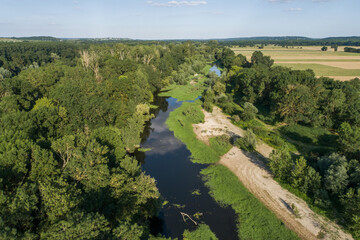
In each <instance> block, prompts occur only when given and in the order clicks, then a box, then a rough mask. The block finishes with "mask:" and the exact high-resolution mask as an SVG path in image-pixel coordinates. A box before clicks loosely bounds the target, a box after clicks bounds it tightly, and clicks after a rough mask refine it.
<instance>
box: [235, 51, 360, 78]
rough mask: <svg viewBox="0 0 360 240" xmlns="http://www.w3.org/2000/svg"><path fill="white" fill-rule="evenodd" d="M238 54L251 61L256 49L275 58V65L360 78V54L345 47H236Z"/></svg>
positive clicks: (332, 76) (320, 74)
mask: <svg viewBox="0 0 360 240" xmlns="http://www.w3.org/2000/svg"><path fill="white" fill-rule="evenodd" d="M232 50H233V51H234V52H235V53H236V54H242V55H244V56H246V57H247V59H248V60H249V61H250V59H251V55H252V53H253V52H254V51H262V52H263V53H264V55H267V56H270V57H271V58H272V59H274V60H275V65H280V66H285V67H290V68H292V69H295V70H306V69H312V70H313V71H314V72H315V75H316V76H319V77H321V76H324V77H331V78H334V79H336V80H341V81H346V80H351V79H353V78H356V77H359V78H360V54H358V53H348V52H344V47H339V48H338V51H336V52H335V51H334V49H332V48H331V47H330V46H328V50H327V51H321V46H303V47H300V46H295V47H288V48H287V47H280V46H272V45H270V46H265V47H264V48H263V49H259V48H258V47H235V48H232Z"/></svg>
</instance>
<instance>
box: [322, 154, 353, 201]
mask: <svg viewBox="0 0 360 240" xmlns="http://www.w3.org/2000/svg"><path fill="white" fill-rule="evenodd" d="M319 163H320V164H321V165H320V166H322V167H321V169H322V171H323V172H324V184H325V188H326V189H327V190H329V191H331V192H332V193H333V194H337V195H340V194H342V193H343V192H344V190H345V188H346V186H347V184H348V178H349V176H348V174H347V168H348V162H347V160H346V158H345V157H344V156H341V155H339V154H337V153H333V154H331V155H330V156H328V157H326V156H325V157H322V158H321V161H319Z"/></svg>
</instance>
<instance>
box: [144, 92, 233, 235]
mask: <svg viewBox="0 0 360 240" xmlns="http://www.w3.org/2000/svg"><path fill="white" fill-rule="evenodd" d="M155 104H156V105H158V106H159V108H158V109H157V110H156V111H155V113H154V114H155V116H156V117H155V118H154V119H152V120H151V122H150V123H149V124H148V126H147V127H146V129H145V131H144V134H143V136H142V144H141V147H142V148H151V150H150V151H147V152H145V153H138V154H137V158H138V160H139V161H141V162H142V168H143V170H144V171H145V172H146V173H147V174H149V175H150V176H152V177H154V178H155V179H156V180H157V187H158V188H159V191H160V193H161V196H162V197H163V198H164V200H165V201H167V202H168V203H167V204H166V205H165V206H164V207H163V208H162V210H161V211H160V214H159V217H158V218H156V219H154V221H153V223H152V227H151V228H152V233H153V234H155V235H156V234H158V233H161V234H163V235H165V236H166V237H172V238H179V239H182V234H183V232H184V230H185V229H189V230H194V229H196V226H195V224H194V223H193V222H192V221H190V220H189V219H187V221H186V222H184V220H183V217H182V215H181V212H183V213H186V214H188V215H190V216H191V217H192V218H193V219H194V220H195V221H197V222H198V223H205V224H207V225H209V226H210V229H211V230H212V231H213V232H214V233H215V234H216V236H217V237H218V238H219V239H237V232H236V214H235V212H234V210H233V209H232V208H230V207H222V206H220V205H219V204H218V203H217V202H216V201H215V200H214V199H213V198H212V197H211V196H210V195H209V193H208V192H209V189H208V188H207V187H206V186H205V185H204V182H203V180H202V179H201V176H200V171H201V169H204V168H206V167H207V166H208V165H205V164H195V163H193V162H191V160H190V156H191V153H190V151H189V150H188V149H187V148H186V146H185V145H184V144H183V143H182V142H181V141H180V140H178V139H176V138H175V136H174V134H173V132H171V131H170V130H169V129H168V126H167V125H166V123H165V122H166V119H167V118H168V117H169V114H170V112H172V111H174V110H175V109H176V108H178V107H180V106H181V104H182V102H178V101H177V100H176V99H175V98H166V97H156V98H155ZM194 192H195V193H194ZM195 213H199V215H200V217H199V219H196V218H195V217H193V215H194V214H195Z"/></svg>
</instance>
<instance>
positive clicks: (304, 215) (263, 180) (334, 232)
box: [193, 107, 353, 239]
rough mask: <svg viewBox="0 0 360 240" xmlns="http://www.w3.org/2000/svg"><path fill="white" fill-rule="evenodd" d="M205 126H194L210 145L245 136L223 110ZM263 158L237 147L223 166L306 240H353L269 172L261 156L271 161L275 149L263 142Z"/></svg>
mask: <svg viewBox="0 0 360 240" xmlns="http://www.w3.org/2000/svg"><path fill="white" fill-rule="evenodd" d="M204 114H205V123H201V124H194V125H193V128H194V132H195V133H196V135H197V137H198V139H200V140H202V141H204V142H205V143H208V141H209V138H210V137H212V136H218V135H222V134H225V133H226V134H229V135H238V136H243V135H244V130H242V129H240V128H238V127H236V126H234V125H233V124H232V123H231V121H230V120H229V119H228V117H227V116H225V115H224V114H223V113H222V112H221V110H220V109H219V108H217V107H214V111H213V112H212V113H208V112H204ZM256 149H257V151H258V152H259V154H257V153H256V154H253V153H247V152H244V151H242V150H240V149H238V148H236V147H233V148H232V149H231V150H230V151H229V152H228V153H227V154H225V155H224V156H222V157H221V160H220V164H223V165H224V166H226V167H228V168H229V169H230V170H231V171H232V172H233V173H234V174H236V176H238V178H239V180H240V181H241V182H242V183H243V184H244V185H245V187H247V188H248V189H249V191H250V192H252V193H253V194H254V195H255V196H256V197H257V198H258V199H259V200H260V201H261V202H263V204H264V205H265V206H267V207H268V208H269V209H270V210H271V211H272V212H274V213H275V214H276V216H277V217H278V218H279V219H281V220H282V221H283V222H284V223H285V225H286V226H287V227H288V228H289V229H291V230H292V231H294V232H296V233H297V234H298V235H299V237H300V238H302V239H317V236H318V234H319V233H320V232H323V233H324V234H325V237H324V239H353V238H352V237H351V235H349V234H346V233H344V232H343V231H342V230H341V229H340V227H339V226H338V225H337V224H335V223H333V222H331V221H328V220H326V219H325V218H323V217H321V216H319V215H317V214H316V213H314V212H313V211H312V210H311V209H310V208H309V207H308V206H307V204H306V203H305V202H304V201H303V200H302V199H300V198H298V197H296V196H295V195H293V194H291V193H290V192H288V191H287V190H285V189H283V188H282V187H281V186H280V185H279V184H278V183H277V182H276V181H275V180H273V178H272V177H271V174H270V173H269V172H268V170H267V168H266V166H265V164H264V163H263V162H262V161H261V160H260V158H261V155H262V156H264V157H268V156H269V154H270V153H271V152H272V150H273V149H272V148H271V147H270V146H268V145H266V144H265V143H263V142H260V143H259V144H258V146H257V148H256ZM292 205H294V206H295V207H296V209H297V210H298V213H299V215H300V217H296V216H295V214H294V212H293V210H292V208H291V206H292Z"/></svg>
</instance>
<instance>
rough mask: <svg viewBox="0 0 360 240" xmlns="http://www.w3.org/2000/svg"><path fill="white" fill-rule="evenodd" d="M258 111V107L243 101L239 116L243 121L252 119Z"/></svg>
mask: <svg viewBox="0 0 360 240" xmlns="http://www.w3.org/2000/svg"><path fill="white" fill-rule="evenodd" d="M257 113H258V109H257V108H256V107H255V106H254V105H253V104H252V103H249V102H246V103H244V111H243V112H242V114H241V117H242V119H243V120H244V121H250V120H253V119H254V118H255V116H256V114H257Z"/></svg>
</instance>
